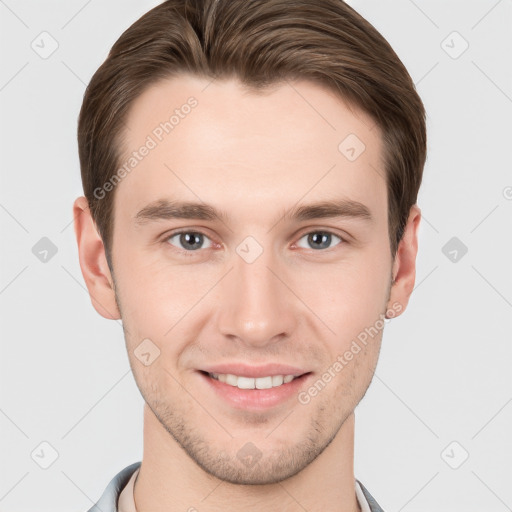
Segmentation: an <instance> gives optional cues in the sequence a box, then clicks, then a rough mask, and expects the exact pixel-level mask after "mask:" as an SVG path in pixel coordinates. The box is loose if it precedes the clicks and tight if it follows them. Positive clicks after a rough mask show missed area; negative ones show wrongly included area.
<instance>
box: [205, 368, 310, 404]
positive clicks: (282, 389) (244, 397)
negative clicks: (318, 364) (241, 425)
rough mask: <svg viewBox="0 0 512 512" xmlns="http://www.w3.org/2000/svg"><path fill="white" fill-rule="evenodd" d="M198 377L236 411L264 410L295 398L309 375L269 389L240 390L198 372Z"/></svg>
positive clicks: (306, 374)
mask: <svg viewBox="0 0 512 512" xmlns="http://www.w3.org/2000/svg"><path fill="white" fill-rule="evenodd" d="M198 373H199V375H200V377H201V378H202V379H203V380H204V381H205V382H206V383H207V384H208V385H209V386H210V387H211V388H212V389H213V390H214V391H215V392H216V393H217V394H218V395H219V396H220V397H222V398H223V399H224V400H225V401H227V402H228V403H229V404H230V405H231V406H232V407H235V408H237V409H254V410H264V409H268V408H270V407H274V406H276V405H279V404H282V403H283V402H286V401H287V400H289V399H290V398H292V397H294V396H297V395H298V393H299V391H300V389H301V388H302V387H303V386H304V383H305V381H306V380H307V379H309V377H311V375H312V374H311V373H305V374H304V375H301V376H300V377H298V378H296V379H293V380H292V381H291V382H287V383H286V384H282V385H281V386H277V387H275V388H269V389H240V388H237V387H235V386H230V385H229V384H225V383H224V382H220V381H219V380H216V379H213V378H212V377H210V376H209V375H208V374H206V373H203V372H198Z"/></svg>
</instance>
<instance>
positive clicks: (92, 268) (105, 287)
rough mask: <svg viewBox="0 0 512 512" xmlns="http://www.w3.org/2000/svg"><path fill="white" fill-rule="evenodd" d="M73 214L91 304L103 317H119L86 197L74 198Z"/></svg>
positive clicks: (111, 283)
mask: <svg viewBox="0 0 512 512" xmlns="http://www.w3.org/2000/svg"><path fill="white" fill-rule="evenodd" d="M73 218H74V227H75V236H76V241H77V244H78V256H79V261H80V268H81V269H82V275H83V277H84V280H85V284H86V286H87V290H88V291H89V296H90V297H91V302H92V305H93V307H94V309H95V310H96V311H97V312H98V313H99V314H100V315H101V316H103V317H104V318H107V319H112V320H118V319H120V318H121V315H120V312H119V309H118V307H117V303H116V299H115V293H114V289H113V279H112V275H111V273H110V269H109V267H108V264H107V258H106V256H105V247H104V245H103V241H102V239H101V237H100V235H99V233H98V231H97V229H96V226H95V224H94V220H93V218H92V216H91V212H90V209H89V205H88V202H87V199H86V198H85V197H83V196H81V197H78V198H77V199H76V200H75V202H74V204H73Z"/></svg>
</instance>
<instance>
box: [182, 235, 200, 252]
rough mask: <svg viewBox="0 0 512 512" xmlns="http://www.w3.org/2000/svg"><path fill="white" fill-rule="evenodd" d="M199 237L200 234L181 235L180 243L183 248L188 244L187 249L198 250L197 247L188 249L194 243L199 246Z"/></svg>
mask: <svg viewBox="0 0 512 512" xmlns="http://www.w3.org/2000/svg"><path fill="white" fill-rule="evenodd" d="M200 237H201V234H200V233H182V234H181V240H180V242H181V244H182V245H183V246H184V247H187V244H188V245H189V248H191V249H192V250H195V249H199V247H190V245H191V244H194V242H195V243H196V244H200V242H201V239H200Z"/></svg>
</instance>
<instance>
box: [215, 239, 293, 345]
mask: <svg viewBox="0 0 512 512" xmlns="http://www.w3.org/2000/svg"><path fill="white" fill-rule="evenodd" d="M232 266H233V270H232V271H231V272H230V273H229V276H228V279H227V280H225V281H226V282H225V283H224V285H223V289H222V297H221V303H220V314H219V328H220V330H221V332H222V334H224V335H225V336H231V337H236V338H238V339H239V340H240V341H242V342H244V343H246V344H251V345H259V346H263V345H266V344H268V343H272V342H275V341H276V340H277V339H281V338H282V337H283V336H286V335H289V334H290V332H291V330H292V329H293V324H294V321H295V320H294V315H293V310H292V306H291V305H290V300H291V298H290V291H289V290H288V289H287V288H286V286H285V285H284V284H283V283H282V282H281V281H280V279H278V278H277V277H276V275H275V273H278V269H279V267H280V265H279V262H278V261H277V258H276V257H275V255H274V254H273V253H272V250H271V249H270V248H268V249H267V248H265V249H264V248H263V246H262V245H261V244H259V243H258V242H257V241H256V240H255V239H254V238H253V237H247V238H246V239H245V240H243V241H242V242H241V243H240V244H239V245H238V246H237V248H236V252H235V253H234V254H233V265H232Z"/></svg>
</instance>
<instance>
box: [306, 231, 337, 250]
mask: <svg viewBox="0 0 512 512" xmlns="http://www.w3.org/2000/svg"><path fill="white" fill-rule="evenodd" d="M333 237H334V238H337V239H338V240H339V241H340V242H344V240H343V238H341V237H340V236H338V235H335V234H334V233H331V232H329V231H311V232H310V233H306V234H305V235H304V236H302V237H301V238H300V240H302V239H303V238H306V243H308V244H310V247H304V246H301V245H299V247H303V248H305V249H310V248H313V249H314V250H318V249H330V247H329V246H330V245H331V242H332V238H333ZM338 245H339V244H338Z"/></svg>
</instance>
